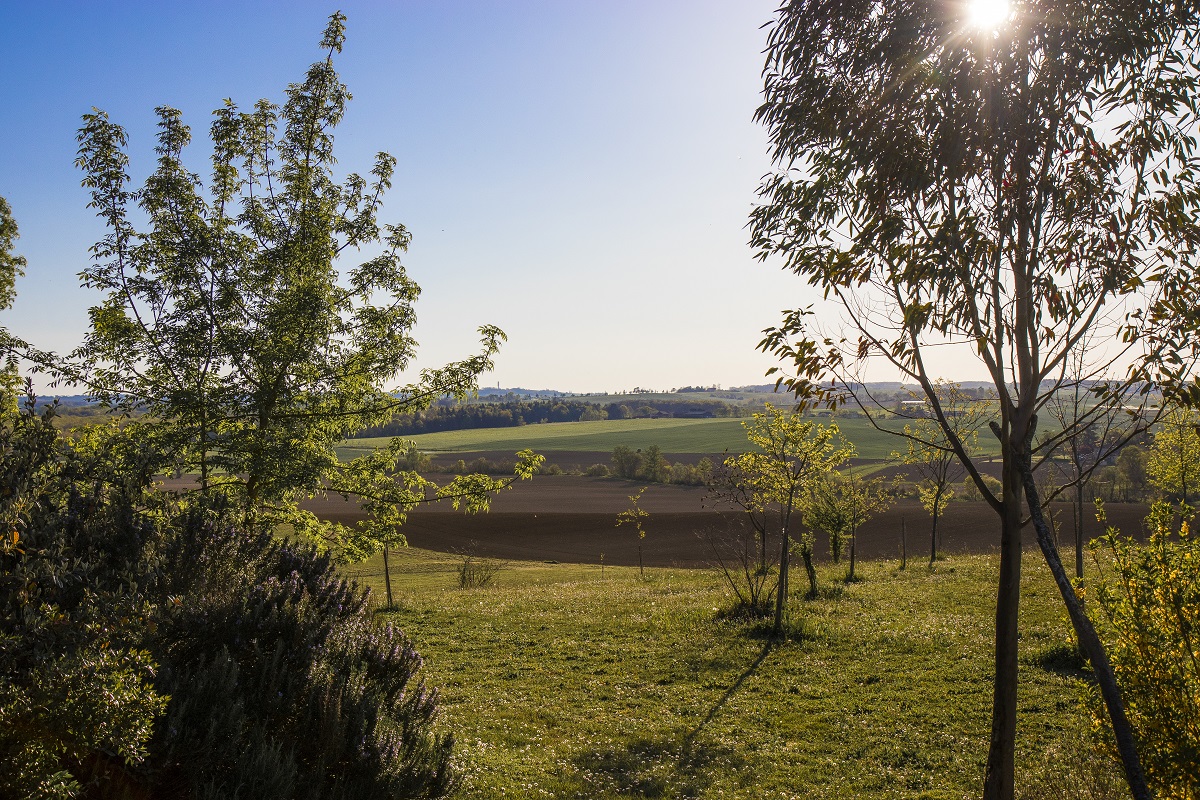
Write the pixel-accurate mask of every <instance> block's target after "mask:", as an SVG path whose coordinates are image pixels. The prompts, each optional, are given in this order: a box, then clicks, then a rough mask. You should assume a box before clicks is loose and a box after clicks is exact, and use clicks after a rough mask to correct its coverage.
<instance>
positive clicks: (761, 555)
mask: <svg viewBox="0 0 1200 800" xmlns="http://www.w3.org/2000/svg"><path fill="white" fill-rule="evenodd" d="M758 570H759V574H760V575H766V574H767V521H766V520H765V519H764V520H763V526H762V530H760V531H759V532H758Z"/></svg>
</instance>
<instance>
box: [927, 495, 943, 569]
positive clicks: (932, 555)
mask: <svg viewBox="0 0 1200 800" xmlns="http://www.w3.org/2000/svg"><path fill="white" fill-rule="evenodd" d="M941 504H942V493H941V491H938V493H937V494H936V495H934V498H933V529H932V530H931V531H930V532H929V568H930V569H933V565H934V564H935V563H936V562H937V524H938V508H939V507H940V506H941Z"/></svg>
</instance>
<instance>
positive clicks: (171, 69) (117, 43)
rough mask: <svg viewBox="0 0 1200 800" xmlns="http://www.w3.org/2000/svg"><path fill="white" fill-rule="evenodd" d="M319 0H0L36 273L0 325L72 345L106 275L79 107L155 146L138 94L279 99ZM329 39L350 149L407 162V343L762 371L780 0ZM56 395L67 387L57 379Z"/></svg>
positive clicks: (7, 107) (481, 22) (586, 371)
mask: <svg viewBox="0 0 1200 800" xmlns="http://www.w3.org/2000/svg"><path fill="white" fill-rule="evenodd" d="M335 8H336V7H335V6H331V5H324V4H316V3H312V2H287V3H283V2H269V3H268V2H238V3H231V2H230V3H226V2H204V3H186V4H185V3H174V2H169V3H163V2H142V3H133V2H119V3H118V2H96V1H95V0H93V1H92V2H55V1H54V0H47V2H38V3H29V2H19V1H17V0H0V37H2V39H3V46H2V47H0V74H3V75H4V76H5V77H4V80H3V81H2V82H0V108H3V109H4V111H3V113H4V124H3V125H2V126H0V195H3V196H5V197H7V198H8V200H9V202H10V204H11V205H12V207H13V212H14V214H15V216H16V219H17V222H18V224H19V225H20V230H21V239H20V241H19V242H18V251H19V252H20V253H21V254H23V255H24V256H26V257H27V259H28V261H29V267H28V270H27V273H28V274H27V276H26V277H25V278H24V279H23V280H21V281H19V283H18V299H17V304H16V306H15V307H14V309H13V310H12V311H10V312H6V313H5V315H4V316H5V318H6V321H5V323H4V324H5V325H6V326H7V327H8V328H9V329H10V330H12V331H13V332H14V333H15V334H17V335H20V336H22V337H24V338H26V339H28V340H30V341H32V342H33V343H34V344H36V345H38V346H40V347H42V348H45V349H53V350H58V351H67V350H70V349H71V348H73V347H74V346H75V345H76V344H77V343H78V341H79V340H80V338H81V336H82V334H83V331H84V330H85V327H86V324H87V308H88V307H89V306H90V305H91V304H93V303H94V302H96V301H97V300H98V296H97V295H95V294H93V293H92V292H90V291H88V290H84V289H81V288H80V287H79V286H78V279H77V277H76V276H77V274H78V273H79V271H80V270H81V269H82V268H83V267H84V266H85V265H86V264H87V259H88V247H89V246H90V245H91V244H92V243H93V242H94V241H95V240H96V239H98V238H99V237H100V236H101V235H102V233H103V232H102V229H101V227H100V225H99V223H98V221H96V220H95V218H94V217H93V216H92V213H91V212H90V211H88V210H87V209H86V208H85V204H86V201H87V197H86V193H85V190H84V189H82V188H81V187H80V185H79V180H80V174H79V173H78V171H77V170H76V169H75V168H74V165H73V162H74V158H75V149H76V142H75V132H76V129H77V128H78V126H79V119H80V115H81V114H83V113H85V112H87V111H88V110H89V109H91V108H92V107H93V106H95V107H97V108H101V109H104V110H106V111H108V112H109V114H110V115H111V117H112V118H113V120H114V121H116V122H119V123H120V124H122V125H124V126H125V127H126V128H127V130H128V132H129V136H130V147H129V152H130V155H131V158H132V159H133V163H132V166H131V174H132V176H133V178H134V182H135V183H140V180H141V179H142V178H144V177H145V175H146V174H147V172H148V171H149V170H150V169H151V168H152V159H153V153H152V149H153V144H154V142H153V125H154V121H155V119H154V114H153V109H154V108H155V106H158V105H163V104H166V105H173V106H175V107H177V108H180V109H181V110H182V111H183V112H184V117H185V120H186V121H187V122H189V123H190V124H191V125H192V127H193V131H194V133H195V134H196V141H195V142H194V144H193V145H192V148H191V157H190V163H191V165H192V168H193V170H195V171H196V172H198V173H200V174H201V175H205V174H206V173H207V159H208V155H209V153H208V151H207V149H206V140H205V132H206V131H207V128H208V125H209V119H210V117H209V115H210V113H211V111H212V110H213V109H214V108H216V107H217V106H218V105H220V103H221V101H222V99H223V98H225V97H232V98H233V99H234V100H235V101H236V102H238V103H239V105H241V106H243V107H247V106H249V105H250V104H251V103H253V102H254V101H255V100H256V99H258V98H260V97H268V98H271V99H273V100H281V99H282V95H283V89H284V87H285V86H286V85H287V84H288V83H289V82H292V81H297V80H300V79H301V78H302V76H303V73H304V70H305V69H306V67H307V66H308V65H309V64H310V63H311V62H313V61H314V60H316V59H317V58H319V57H320V56H321V54H320V52H319V51H318V48H317V41H318V40H319V38H320V35H321V32H322V29H323V28H324V25H325V19H326V17H327V16H328V14H329V13H330V12H331V11H333V10H334V9H335ZM341 8H342V10H343V11H344V12H345V13H346V14H347V15H348V17H349V21H348V32H347V43H346V48H345V51H344V52H343V54H342V56H341V57H340V59H339V60H338V61H337V66H338V69H339V71H340V73H341V75H342V78H343V80H344V81H345V82H346V83H347V84H348V85H349V87H350V89H351V91H352V92H353V94H354V100H353V102H352V103H351V105H350V107H349V110H348V113H347V116H346V120H345V122H344V123H343V125H342V126H341V127H340V128H339V129H338V140H337V142H338V144H337V152H338V158H339V166H340V167H344V168H345V169H346V170H347V171H349V170H357V171H364V172H365V171H366V170H368V169H369V168H370V163H371V157H372V155H373V154H374V153H375V152H376V151H378V150H386V151H388V152H390V153H392V154H393V155H395V156H396V157H397V158H398V159H399V164H398V167H397V175H396V180H395V188H394V189H393V191H392V194H391V196H390V198H389V202H388V203H387V206H386V213H385V215H384V216H385V218H386V219H387V220H388V221H399V222H403V223H404V224H405V225H406V226H407V227H408V228H409V229H410V230H411V231H412V233H413V235H414V241H413V245H412V247H411V249H410V251H409V254H408V256H407V258H406V264H407V266H408V268H409V271H410V274H411V275H412V276H413V277H414V278H415V279H416V280H417V281H418V282H419V283H420V285H421V286H422V288H423V294H422V297H421V300H420V302H419V304H418V307H417V310H418V317H419V324H418V328H417V338H418V340H419V341H420V342H421V357H420V359H421V365H422V366H428V365H434V364H436V363H441V362H444V361H446V360H449V359H453V358H458V357H462V356H464V355H466V354H468V353H470V352H472V351H473V349H474V343H475V339H476V336H475V328H476V327H477V326H478V325H480V324H483V323H492V324H496V325H499V326H500V327H501V328H503V329H504V330H505V331H506V332H507V333H508V335H509V342H508V344H507V345H506V346H505V348H504V349H503V351H502V352H501V354H500V356H499V358H498V361H497V367H496V370H495V371H494V372H493V373H492V374H490V375H488V376H486V377H485V378H484V382H485V384H486V385H492V386H495V385H503V386H506V387H511V386H524V387H529V388H557V389H563V390H573V391H592V390H600V391H603V390H616V389H622V388H632V387H634V386H642V387H651V388H660V389H667V388H671V387H675V386H682V385H685V384H699V383H720V384H723V385H726V386H728V385H736V384H744V383H762V382H765V381H766V379H765V378H764V377H763V374H764V372H765V371H766V369H767V368H768V367H769V366H771V364H772V360H771V359H770V358H769V357H768V356H766V355H764V354H762V353H758V352H756V350H755V345H756V344H757V342H758V340H759V338H760V332H761V330H762V329H763V328H765V327H767V326H768V325H772V324H774V323H775V322H776V321H777V320H778V319H779V311H780V310H781V309H784V308H793V307H796V306H797V305H800V304H803V303H806V302H808V300H806V299H805V298H806V296H807V295H806V294H805V291H804V289H803V288H802V287H801V285H800V281H799V279H797V278H795V277H793V276H789V275H786V274H784V273H782V272H781V271H780V270H779V269H778V268H777V267H776V266H773V265H764V264H761V263H759V262H757V261H755V260H754V259H753V258H752V254H751V251H750V249H749V248H748V247H747V245H746V240H747V235H748V234H747V230H746V228H745V224H746V220H747V214H748V212H749V209H750V207H751V204H752V203H753V201H754V197H755V190H756V187H757V185H758V181H759V178H760V176H761V175H762V174H763V173H764V172H766V171H767V169H768V167H769V163H768V160H767V157H766V136H765V133H764V131H763V130H762V129H761V128H759V127H758V126H756V125H755V124H754V123H753V120H752V115H753V113H754V109H755V108H756V106H757V105H758V103H759V91H760V89H761V78H760V70H761V68H762V54H761V51H762V49H763V44H764V40H765V31H763V30H762V29H761V26H762V25H763V23H765V22H767V21H768V20H769V19H770V18H771V14H772V11H773V8H774V0H767V1H763V0H736V2H730V0H591V1H590V2H582V1H578V2H576V1H570V2H567V1H564V0H544V1H542V2H532V1H529V0H511V1H506V2H501V1H500V0H493V2H457V3H446V2H441V1H440V0H437V1H435V0H429V1H428V2H415V1H414V0H397V1H395V2H386V3H385V2H373V3H367V2H348V3H343V4H342V6H341ZM60 391H65V390H60Z"/></svg>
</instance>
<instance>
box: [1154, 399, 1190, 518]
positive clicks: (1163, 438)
mask: <svg viewBox="0 0 1200 800" xmlns="http://www.w3.org/2000/svg"><path fill="white" fill-rule="evenodd" d="M1197 428H1200V414H1197V413H1196V412H1194V411H1187V410H1184V409H1180V408H1174V409H1172V410H1171V411H1169V412H1167V414H1166V415H1165V416H1164V417H1163V418H1162V421H1161V422H1160V423H1159V425H1158V428H1157V429H1156V430H1155V431H1154V443H1153V444H1152V445H1151V446H1150V452H1149V453H1148V454H1147V456H1146V477H1147V478H1149V480H1150V485H1152V486H1153V487H1154V488H1155V489H1157V490H1158V491H1159V493H1160V494H1162V495H1163V497H1165V498H1166V499H1168V500H1173V501H1176V502H1179V503H1186V502H1188V499H1189V498H1191V497H1195V495H1196V492H1197V491H1200V432H1197Z"/></svg>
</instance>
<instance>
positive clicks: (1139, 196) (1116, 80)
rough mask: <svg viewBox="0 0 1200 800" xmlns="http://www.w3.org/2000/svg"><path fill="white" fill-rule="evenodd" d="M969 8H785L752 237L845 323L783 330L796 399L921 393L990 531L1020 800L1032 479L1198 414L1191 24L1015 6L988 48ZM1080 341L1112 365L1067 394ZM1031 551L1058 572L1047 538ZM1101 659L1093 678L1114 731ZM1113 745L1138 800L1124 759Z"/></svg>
mask: <svg viewBox="0 0 1200 800" xmlns="http://www.w3.org/2000/svg"><path fill="white" fill-rule="evenodd" d="M968 5H969V4H966V3H952V2H944V1H943V0H916V1H915V2H905V3H882V2H878V0H852V1H851V2H846V3H825V2H818V0H793V2H789V3H786V4H785V5H784V6H783V7H782V8H781V9H780V11H779V12H778V14H777V17H776V19H775V23H774V25H773V26H772V28H771V31H770V34H769V38H768V45H767V61H766V67H765V70H764V75H765V87H764V103H763V105H762V106H761V107H760V109H759V111H758V119H759V120H760V121H761V122H762V123H763V124H765V125H766V127H767V129H768V133H769V137H770V143H771V151H772V155H773V157H774V160H775V164H776V167H777V169H776V170H774V171H773V172H772V174H770V175H768V176H767V177H766V178H765V179H764V182H763V184H762V188H761V203H760V204H759V205H758V206H757V207H756V208H755V209H754V210H753V212H752V216H751V229H752V233H751V237H752V244H753V246H754V247H755V248H756V249H757V251H758V254H759V256H760V257H761V258H763V259H778V260H780V261H781V262H782V264H783V266H784V267H785V268H786V269H789V270H791V271H793V272H795V273H796V274H797V275H798V276H800V277H801V278H803V279H804V280H806V281H807V282H808V283H810V284H812V285H814V286H816V287H818V288H819V289H820V290H821V291H822V293H823V294H824V296H825V297H826V298H827V299H828V300H830V301H832V302H833V303H836V304H837V305H838V306H840V309H841V314H842V316H843V318H844V320H845V323H846V324H845V326H844V327H841V328H838V327H831V326H827V325H823V324H821V323H820V322H818V321H817V320H818V312H817V309H815V308H813V307H811V306H810V307H801V308H797V309H794V310H792V311H789V312H786V313H785V315H784V319H783V322H782V323H781V324H780V325H778V326H776V327H775V328H773V329H771V330H769V331H768V332H767V335H766V337H765V339H764V340H763V342H762V347H763V348H764V349H766V350H768V351H770V352H774V353H776V354H777V355H779V356H780V357H781V359H782V360H783V361H784V362H785V364H786V365H787V366H786V367H783V368H782V369H783V370H784V372H782V373H781V375H782V377H781V381H782V382H783V383H785V384H786V385H787V386H789V387H790V388H792V389H794V390H796V391H797V393H798V394H799V395H800V396H801V399H802V400H804V401H806V402H811V401H814V400H815V401H825V402H832V403H839V402H846V401H850V402H856V403H858V404H859V405H860V406H862V407H863V409H864V410H865V411H867V413H868V414H872V415H876V416H878V415H879V414H882V413H887V410H886V409H884V408H882V407H881V406H879V405H878V404H876V403H874V402H873V400H872V398H871V397H870V395H869V393H867V392H865V391H864V390H863V386H864V384H865V376H866V374H867V372H868V367H869V366H871V365H874V364H878V363H879V362H883V363H885V364H886V365H887V370H888V372H889V373H890V374H891V375H896V374H899V375H900V376H901V378H902V379H903V380H905V381H911V382H913V383H916V384H917V385H918V386H920V387H921V390H922V392H923V394H924V395H925V397H926V398H927V399H928V401H929V404H930V407H931V409H932V413H933V415H934V416H935V418H937V419H938V420H939V422H940V423H941V424H942V428H943V431H944V432H945V434H946V437H947V442H948V444H949V446H950V448H951V449H952V450H953V451H954V453H955V454H956V455H957V457H958V458H959V460H960V461H961V462H962V463H963V465H964V466H965V467H966V469H967V471H968V474H969V475H970V477H971V479H972V481H973V482H974V484H975V485H976V487H977V488H978V489H979V491H980V492H981V494H982V495H983V496H984V498H985V500H986V501H987V502H988V503H989V504H990V505H991V506H992V507H993V508H994V509H995V511H996V512H997V515H998V516H999V518H1000V522H1001V526H1000V529H1001V530H1000V541H999V544H1000V550H1001V569H1000V578H999V582H998V595H997V602H998V608H997V631H996V664H995V669H996V680H995V687H996V688H995V695H994V698H993V715H992V716H993V728H992V741H991V746H990V750H989V757H988V767H987V773H986V776H985V797H988V798H1002V797H1003V798H1008V797H1011V796H1012V792H1013V754H1014V741H1015V733H1016V680H1017V653H1016V641H1017V618H1018V617H1017V612H1018V607H1019V598H1020V557H1021V533H1020V529H1021V525H1022V523H1023V521H1024V516H1025V515H1026V514H1034V515H1035V522H1036V516H1037V515H1036V514H1035V509H1032V508H1028V509H1027V508H1026V503H1027V502H1028V503H1029V504H1030V505H1033V504H1035V503H1034V498H1035V497H1036V496H1037V489H1036V486H1035V485H1034V484H1033V483H1032V481H1027V480H1026V478H1027V477H1029V476H1030V475H1032V473H1033V470H1034V469H1035V468H1036V465H1037V463H1038V462H1039V461H1040V460H1043V459H1045V458H1048V457H1050V456H1051V455H1053V453H1054V452H1055V451H1056V450H1057V449H1058V448H1060V447H1061V446H1062V444H1063V442H1064V441H1065V440H1066V439H1068V438H1069V437H1070V435H1071V434H1072V433H1073V432H1074V430H1076V429H1078V428H1079V427H1080V426H1085V425H1087V424H1088V420H1089V419H1092V418H1094V416H1093V415H1098V414H1104V413H1108V412H1110V411H1111V410H1113V409H1115V408H1120V407H1122V406H1125V405H1128V404H1131V403H1132V404H1133V405H1139V404H1141V405H1142V406H1143V410H1144V406H1145V404H1146V403H1145V401H1146V400H1147V399H1148V398H1150V397H1151V396H1152V393H1153V392H1154V391H1162V392H1165V393H1167V394H1169V395H1172V396H1177V397H1183V398H1188V399H1193V400H1194V399H1200V387H1198V385H1197V383H1196V380H1195V372H1194V367H1195V364H1196V359H1197V356H1198V354H1200V349H1198V347H1197V339H1196V337H1195V335H1194V331H1195V330H1196V328H1197V309H1198V308H1200V303H1198V302H1197V300H1198V298H1197V291H1198V286H1200V282H1198V281H1197V277H1198V276H1197V259H1196V247H1197V244H1198V243H1200V227H1198V225H1197V219H1198V215H1197V213H1196V212H1197V210H1200V191H1198V188H1200V186H1198V183H1197V166H1198V161H1197V156H1196V152H1195V149H1196V148H1195V143H1196V139H1195V137H1194V132H1195V128H1196V124H1197V116H1198V114H1197V96H1198V95H1200V91H1198V89H1200V51H1198V50H1197V47H1196V45H1197V43H1198V40H1200V9H1198V8H1197V7H1196V5H1195V4H1193V3H1178V2H1165V1H1164V2H1144V3H1126V2H1119V1H1118V0H1102V1H1101V2H1095V3H1087V4H1075V3H1060V2H1050V1H1049V0H1018V2H1014V3H1012V4H1011V14H1010V16H1009V19H1007V20H1005V21H1003V23H1002V24H1001V25H999V26H998V27H997V28H995V29H985V28H981V27H978V26H976V25H974V24H973V22H972V20H971V19H969V16H968V13H967V12H968V10H969V8H968ZM1089 338H1091V339H1093V340H1102V341H1105V342H1106V343H1107V346H1106V347H1105V348H1101V349H1099V350H1097V351H1093V352H1092V353H1091V356H1092V357H1091V358H1090V359H1089V360H1088V362H1087V366H1086V368H1085V369H1083V370H1081V371H1080V372H1079V373H1078V374H1071V373H1073V372H1074V370H1071V369H1070V366H1071V365H1070V364H1069V357H1070V355H1071V354H1072V353H1073V352H1076V351H1077V349H1078V348H1079V347H1080V346H1081V344H1083V343H1085V342H1086V341H1087V340H1088V339H1089ZM946 353H957V354H958V355H959V356H960V357H961V358H963V359H967V358H970V359H975V360H976V362H977V363H978V364H979V365H980V366H981V367H982V368H983V369H984V370H986V372H987V374H988V375H989V376H990V379H991V382H992V384H993V388H994V391H995V393H996V398H997V403H998V405H997V420H996V421H995V425H994V432H995V435H996V436H997V437H998V438H999V440H1000V445H1001V453H1002V458H1003V464H1004V467H1003V472H1002V482H1001V485H1002V491H1000V492H999V493H996V492H993V491H992V490H991V488H989V487H988V485H987V483H986V482H985V481H984V477H983V475H982V473H981V472H980V470H979V469H978V468H977V466H976V465H975V464H974V463H973V461H972V459H971V458H970V455H969V453H967V452H966V448H965V447H964V445H963V442H962V441H961V440H959V439H958V437H957V436H956V434H955V432H954V431H953V429H952V428H951V426H949V425H948V424H946V419H947V416H946V414H945V412H944V410H943V409H942V408H941V406H940V402H939V398H938V394H937V391H936V389H935V387H934V381H935V379H936V378H937V377H939V370H941V369H945V364H946V359H945V358H943V357H942V355H943V354H946ZM960 368H961V367H960ZM1071 381H1078V382H1085V385H1087V386H1088V387H1089V390H1090V391H1091V392H1092V394H1093V395H1094V396H1095V397H1096V398H1097V400H1098V402H1096V403H1095V404H1094V405H1093V406H1091V407H1090V410H1089V412H1088V414H1086V415H1084V418H1082V419H1076V420H1074V421H1073V424H1072V425H1071V426H1068V428H1066V429H1064V430H1062V431H1059V432H1058V434H1057V435H1047V436H1045V437H1043V438H1042V439H1039V440H1038V441H1037V442H1036V444H1035V443H1034V435H1035V433H1036V431H1037V415H1038V412H1039V410H1041V409H1042V407H1043V406H1044V405H1045V403H1046V402H1047V399H1048V397H1049V396H1051V395H1052V394H1053V393H1054V392H1056V391H1060V390H1062V389H1063V388H1064V387H1065V386H1067V385H1068V384H1069V383H1070V382H1071ZM1142 418H1143V419H1147V421H1149V420H1151V419H1152V418H1153V414H1152V413H1151V414H1148V415H1146V416H1145V417H1142ZM1119 444H1120V443H1113V446H1114V447H1115V446H1117V445H1119ZM1036 504H1038V505H1040V500H1038V501H1037V502H1036ZM1038 541H1039V546H1041V548H1042V550H1043V553H1044V554H1045V556H1046V558H1047V561H1048V562H1049V563H1050V564H1051V566H1052V569H1056V567H1055V563H1056V562H1057V559H1058V557H1057V552H1056V550H1054V546H1053V539H1052V537H1051V536H1050V534H1049V533H1048V531H1043V530H1042V529H1041V527H1038ZM1058 566H1059V567H1061V564H1059V565H1058ZM1055 575H1056V579H1059V578H1061V579H1060V580H1059V588H1060V592H1061V593H1062V594H1063V599H1064V602H1065V603H1066V604H1067V605H1068V608H1069V609H1073V611H1072V619H1073V621H1075V622H1077V624H1078V625H1083V626H1087V624H1088V623H1087V620H1086V617H1085V616H1082V615H1081V614H1078V613H1075V612H1076V611H1078V609H1077V608H1076V607H1075V606H1077V601H1076V599H1075V598H1074V591H1073V589H1072V587H1071V586H1070V582H1069V580H1067V579H1066V578H1065V575H1062V576H1060V575H1059V574H1058V571H1057V570H1056V572H1055ZM1073 604H1074V605H1073ZM1085 633H1086V632H1081V634H1080V635H1081V640H1082V639H1087V641H1089V642H1096V643H1097V646H1099V645H1098V640H1096V639H1095V637H1094V635H1092V636H1087V635H1085ZM1101 655H1102V654H1096V653H1092V652H1089V656H1092V662H1093V665H1097V669H1098V673H1097V674H1098V677H1100V679H1101V683H1102V684H1103V685H1104V686H1105V687H1107V688H1106V690H1105V691H1106V694H1105V697H1106V700H1109V701H1110V703H1109V707H1110V710H1112V711H1113V713H1114V715H1117V716H1119V715H1120V713H1121V712H1120V709H1119V706H1120V701H1119V694H1118V693H1117V691H1116V688H1115V683H1113V682H1112V681H1111V680H1110V679H1111V672H1110V673H1109V674H1108V675H1107V676H1101V675H1100V672H1102V671H1103V670H1102V669H1101V667H1100V666H1099V665H1100V662H1101V661H1102V659H1100V658H1099V656H1101ZM1110 689H1111V691H1109V690H1110ZM1114 728H1115V729H1116V730H1117V735H1118V739H1119V743H1120V746H1121V752H1122V756H1123V757H1124V758H1125V759H1126V765H1127V775H1128V777H1129V779H1130V782H1131V785H1132V786H1134V790H1135V794H1137V795H1138V796H1144V781H1143V780H1142V779H1141V775H1140V768H1139V767H1138V766H1137V763H1136V761H1137V759H1136V753H1135V752H1134V745H1133V737H1132V735H1131V734H1129V733H1128V730H1127V729H1125V731H1124V733H1122V727H1121V725H1120V724H1114ZM1122 737H1124V738H1122Z"/></svg>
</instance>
